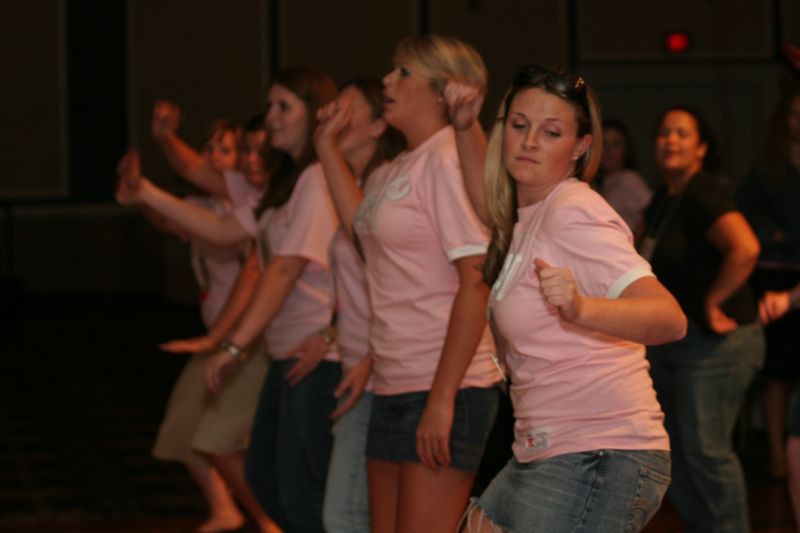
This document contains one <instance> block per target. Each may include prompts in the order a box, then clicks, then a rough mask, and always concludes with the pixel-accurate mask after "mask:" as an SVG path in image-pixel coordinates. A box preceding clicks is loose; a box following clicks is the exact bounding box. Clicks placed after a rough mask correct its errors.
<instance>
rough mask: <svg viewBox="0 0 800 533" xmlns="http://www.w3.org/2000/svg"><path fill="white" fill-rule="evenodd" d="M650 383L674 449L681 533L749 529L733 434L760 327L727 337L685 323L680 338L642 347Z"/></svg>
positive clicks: (758, 351) (760, 345) (672, 493)
mask: <svg viewBox="0 0 800 533" xmlns="http://www.w3.org/2000/svg"><path fill="white" fill-rule="evenodd" d="M647 358H648V359H649V360H650V364H651V365H652V366H651V370H650V371H651V375H652V376H653V384H654V386H655V389H656V393H657V394H658V400H659V402H661V407H662V409H663V410H664V414H665V415H666V419H665V422H664V425H665V426H666V428H667V432H668V433H669V437H670V444H671V446H672V486H671V487H670V490H669V497H670V500H671V501H672V502H673V504H674V505H675V508H676V509H677V511H678V513H679V514H680V515H681V517H682V518H683V520H684V522H685V524H686V530H687V531H703V532H712V531H714V532H716V531H726V532H727V531H750V520H749V517H748V512H747V493H746V489H745V481H744V474H743V472H742V466H741V464H740V463H739V458H738V457H737V455H736V453H735V452H734V450H733V444H732V436H733V429H734V427H735V425H736V420H737V417H738V414H739V410H740V409H741V406H742V403H743V400H744V397H745V393H746V392H747V388H748V387H749V386H750V382H751V380H752V379H753V376H754V375H755V372H756V371H757V370H758V368H759V367H760V366H761V364H762V362H763V360H764V338H763V332H762V330H761V327H760V326H758V325H746V326H740V327H739V328H737V329H736V330H734V331H732V332H731V333H729V334H727V335H715V334H711V333H707V332H704V331H701V330H700V328H699V327H698V326H697V325H696V324H693V323H692V322H691V321H690V323H689V332H688V334H687V335H686V337H685V338H684V339H683V340H681V341H678V342H674V343H670V344H667V345H663V346H654V347H648V349H647Z"/></svg>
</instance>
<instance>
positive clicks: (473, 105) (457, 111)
mask: <svg viewBox="0 0 800 533" xmlns="http://www.w3.org/2000/svg"><path fill="white" fill-rule="evenodd" d="M483 97H484V95H483V93H481V91H480V89H478V88H477V87H473V86H471V85H466V84H464V83H458V82H455V81H451V82H448V84H447V87H445V88H444V100H445V102H446V103H447V112H448V114H449V115H450V123H451V124H452V125H453V127H454V128H455V129H456V130H458V131H465V130H468V129H469V128H471V127H472V125H473V124H474V123H475V121H477V120H478V115H480V112H481V106H482V105H483Z"/></svg>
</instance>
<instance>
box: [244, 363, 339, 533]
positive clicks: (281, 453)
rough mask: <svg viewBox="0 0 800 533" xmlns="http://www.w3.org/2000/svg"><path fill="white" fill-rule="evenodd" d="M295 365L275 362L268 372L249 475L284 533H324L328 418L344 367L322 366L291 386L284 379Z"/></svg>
mask: <svg viewBox="0 0 800 533" xmlns="http://www.w3.org/2000/svg"><path fill="white" fill-rule="evenodd" d="M295 362H296V360H290V361H273V362H272V364H271V366H270V369H269V370H268V372H267V377H266V379H265V380H264V385H263V387H262V388H261V396H260V398H259V400H258V408H257V410H256V415H255V420H254V421H253V430H252V432H251V436H250V447H249V448H248V450H247V456H246V458H245V476H246V478H247V483H248V485H249V486H250V488H251V489H252V491H253V493H255V496H256V498H257V499H258V502H259V503H260V504H261V507H262V508H263V509H264V511H265V512H266V513H267V514H268V515H269V517H270V518H272V520H274V521H275V522H276V523H277V524H278V525H279V526H280V527H281V528H282V529H283V531H284V532H285V533H295V532H297V533H306V532H308V533H311V532H314V533H323V532H324V529H323V527H322V500H323V496H324V494H325V479H326V476H327V473H328V462H329V460H330V453H331V445H332V443H333V437H332V435H331V419H330V414H331V412H333V410H334V408H335V407H336V399H335V398H334V396H333V390H334V389H335V388H336V385H338V383H339V380H340V379H341V367H340V365H339V363H331V362H328V361H323V362H322V363H320V365H319V366H318V367H317V368H316V369H315V370H314V371H313V372H311V374H309V375H308V376H306V377H305V379H303V381H301V382H300V383H298V384H297V385H294V386H290V385H289V383H288V382H287V381H286V378H285V375H286V373H287V372H288V371H289V370H290V369H291V368H292V366H294V364H295Z"/></svg>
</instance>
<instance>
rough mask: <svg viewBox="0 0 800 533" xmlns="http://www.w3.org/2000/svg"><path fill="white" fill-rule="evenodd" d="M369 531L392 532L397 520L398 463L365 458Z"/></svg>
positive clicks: (374, 532)
mask: <svg viewBox="0 0 800 533" xmlns="http://www.w3.org/2000/svg"><path fill="white" fill-rule="evenodd" d="M367 483H368V485H369V513H370V531H371V532H372V533H394V531H395V523H396V521H397V494H398V489H399V485H400V463H395V462H391V461H382V460H380V459H367Z"/></svg>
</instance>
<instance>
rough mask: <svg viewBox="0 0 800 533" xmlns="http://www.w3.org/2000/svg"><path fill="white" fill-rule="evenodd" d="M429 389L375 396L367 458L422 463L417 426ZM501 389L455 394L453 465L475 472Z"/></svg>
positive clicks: (451, 437)
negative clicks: (418, 453) (419, 453)
mask: <svg viewBox="0 0 800 533" xmlns="http://www.w3.org/2000/svg"><path fill="white" fill-rule="evenodd" d="M427 399H428V391H423V392H408V393H404V394H393V395H388V396H382V395H377V394H376V395H375V396H374V398H373V400H372V413H371V415H370V419H369V433H368V435H367V457H368V458H370V459H381V460H384V461H396V462H413V463H419V462H420V459H419V456H418V455H417V426H418V425H419V421H420V418H421V417H422V411H423V410H424V409H425V402H426V401H427ZM499 402H500V388H499V387H497V386H494V387H489V388H476V387H470V388H465V389H460V390H459V391H458V393H457V394H456V400H455V411H454V414H453V428H452V430H451V432H450V458H451V463H450V466H451V467H453V468H457V469H459V470H466V471H468V472H472V473H475V472H476V471H477V470H478V466H479V465H480V463H481V457H483V450H484V448H485V447H486V439H487V437H488V436H489V432H490V431H491V430H492V426H493V425H494V419H495V415H496V414H497V405H498V404H499Z"/></svg>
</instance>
